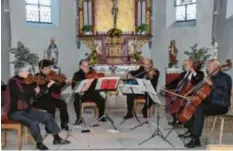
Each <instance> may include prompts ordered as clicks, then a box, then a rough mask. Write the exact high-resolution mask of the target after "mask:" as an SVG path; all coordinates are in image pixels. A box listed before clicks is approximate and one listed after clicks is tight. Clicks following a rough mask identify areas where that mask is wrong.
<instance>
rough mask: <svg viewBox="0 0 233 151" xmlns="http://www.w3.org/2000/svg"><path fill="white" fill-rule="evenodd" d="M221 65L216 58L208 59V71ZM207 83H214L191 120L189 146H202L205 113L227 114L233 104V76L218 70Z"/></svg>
mask: <svg viewBox="0 0 233 151" xmlns="http://www.w3.org/2000/svg"><path fill="white" fill-rule="evenodd" d="M219 66H220V64H219V62H218V61H217V60H215V59H213V60H210V61H208V63H207V73H208V74H209V73H211V72H213V71H214V70H215V69H216V68H218V67H219ZM207 83H208V84H209V85H212V90H211V93H210V95H209V96H208V97H207V98H206V99H205V100H204V101H203V103H202V104H201V105H200V106H199V107H198V108H197V110H196V112H195V114H194V116H193V118H192V119H191V120H190V121H189V123H190V124H189V130H190V131H191V137H192V139H191V141H190V142H189V143H187V144H186V145H185V147H187V148H194V147H196V146H200V145H201V144H200V139H199V138H200V136H201V134H202V129H203V125H204V119H205V117H204V116H205V115H211V116H216V115H221V114H226V113H227V112H228V110H229V107H230V105H231V89H232V79H231V77H230V76H229V75H228V74H226V73H223V72H222V71H221V70H217V71H216V72H215V73H214V74H213V75H212V76H211V77H210V78H209V79H208V80H207Z"/></svg>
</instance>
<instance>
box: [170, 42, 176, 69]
mask: <svg viewBox="0 0 233 151" xmlns="http://www.w3.org/2000/svg"><path fill="white" fill-rule="evenodd" d="M177 54H178V50H177V48H176V44H175V40H172V41H171V43H170V46H169V64H168V66H169V67H172V66H176V65H177V62H178V60H177Z"/></svg>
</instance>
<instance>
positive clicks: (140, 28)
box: [136, 24, 148, 34]
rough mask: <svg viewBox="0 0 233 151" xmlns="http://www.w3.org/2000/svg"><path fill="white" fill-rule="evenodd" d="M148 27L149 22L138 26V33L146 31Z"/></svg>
mask: <svg viewBox="0 0 233 151" xmlns="http://www.w3.org/2000/svg"><path fill="white" fill-rule="evenodd" d="M147 28H148V25H147V24H141V25H140V26H138V27H137V29H136V31H137V33H140V34H142V33H143V32H146V31H147Z"/></svg>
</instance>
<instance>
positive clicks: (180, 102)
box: [170, 61, 202, 114]
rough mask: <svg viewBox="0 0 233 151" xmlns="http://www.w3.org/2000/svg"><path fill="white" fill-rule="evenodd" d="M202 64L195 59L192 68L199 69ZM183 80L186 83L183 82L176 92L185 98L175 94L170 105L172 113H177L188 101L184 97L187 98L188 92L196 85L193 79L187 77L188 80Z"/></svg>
mask: <svg viewBox="0 0 233 151" xmlns="http://www.w3.org/2000/svg"><path fill="white" fill-rule="evenodd" d="M201 65H202V63H201V62H200V61H195V62H193V65H192V68H193V69H194V70H195V71H197V70H199V69H200V68H201ZM190 74H191V71H189V75H190ZM189 75H188V76H189ZM188 76H187V78H188ZM183 82H184V84H183V87H182V88H181V90H180V91H177V92H176V93H178V94H179V95H180V96H183V98H182V97H178V96H173V98H172V99H171V105H170V113H171V114H176V113H178V112H179V111H180V108H182V107H183V106H184V105H185V103H186V100H185V99H184V98H186V97H187V96H188V95H189V94H187V93H188V92H189V91H190V90H191V89H192V88H193V87H194V85H193V84H192V82H191V79H186V81H183ZM181 85H182V84H181Z"/></svg>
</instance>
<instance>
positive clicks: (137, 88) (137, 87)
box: [120, 78, 145, 94]
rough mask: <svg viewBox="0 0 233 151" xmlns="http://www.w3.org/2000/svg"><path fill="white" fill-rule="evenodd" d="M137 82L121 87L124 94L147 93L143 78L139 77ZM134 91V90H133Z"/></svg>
mask: <svg viewBox="0 0 233 151" xmlns="http://www.w3.org/2000/svg"><path fill="white" fill-rule="evenodd" d="M136 81H137V84H133V85H132V84H125V85H123V86H122V87H120V90H121V92H122V93H123V94H145V87H144V85H143V82H142V79H137V78H136ZM132 91H133V92H132Z"/></svg>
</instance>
